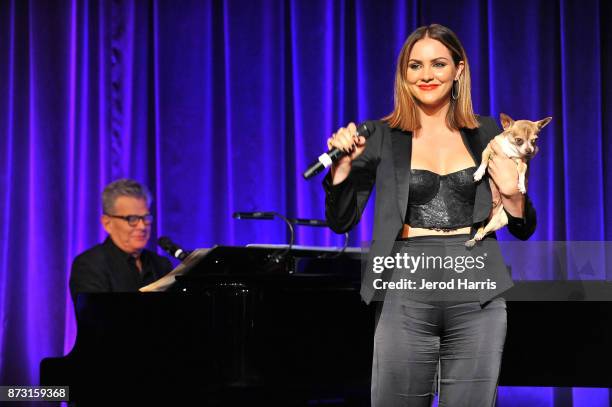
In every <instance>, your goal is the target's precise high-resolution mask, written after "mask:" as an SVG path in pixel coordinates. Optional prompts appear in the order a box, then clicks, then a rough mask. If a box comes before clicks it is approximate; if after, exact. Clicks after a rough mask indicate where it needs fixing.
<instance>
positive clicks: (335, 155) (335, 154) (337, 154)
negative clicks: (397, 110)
mask: <svg viewBox="0 0 612 407" xmlns="http://www.w3.org/2000/svg"><path fill="white" fill-rule="evenodd" d="M371 131H372V129H370V128H368V127H367V126H366V124H365V123H362V124H360V125H359V126H357V135H358V136H363V137H365V138H366V139H367V138H368V137H370V135H371ZM345 155H346V153H345V152H344V151H342V150H340V149H339V148H336V147H334V148H333V149H331V150H329V151H328V152H327V153H323V154H321V155H320V156H319V158H318V159H317V160H316V161H314V162H313V163H312V164H310V166H309V167H308V169H307V170H306V171H304V174H303V175H304V179H310V178H312V177H314V176H315V175H317V174H318V173H320V172H321V171H323V170H324V169H325V168H327V167H329V166H330V165H332V164H333V163H335V162H336V161H338V160H339V159H340V158H342V157H344V156H345Z"/></svg>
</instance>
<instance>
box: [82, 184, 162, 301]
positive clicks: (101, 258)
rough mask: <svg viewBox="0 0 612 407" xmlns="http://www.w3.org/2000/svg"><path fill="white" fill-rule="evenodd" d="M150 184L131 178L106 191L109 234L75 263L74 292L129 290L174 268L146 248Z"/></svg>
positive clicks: (104, 219) (104, 200) (105, 218)
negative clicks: (143, 183) (148, 187)
mask: <svg viewBox="0 0 612 407" xmlns="http://www.w3.org/2000/svg"><path fill="white" fill-rule="evenodd" d="M150 203H151V195H150V193H149V191H148V189H147V187H146V186H144V185H142V184H140V183H138V182H136V181H134V180H131V179H120V180H117V181H114V182H111V183H110V184H108V185H107V186H106V188H104V192H103V193H102V209H103V214H102V218H101V221H102V226H104V230H106V232H107V233H108V237H107V238H106V240H105V241H104V242H103V243H102V244H98V245H96V246H94V247H93V248H91V249H89V250H87V251H85V252H84V253H81V254H80V255H78V256H77V257H76V258H75V259H74V261H73V263H72V272H71V275H70V293H71V295H72V299H73V301H75V304H76V295H77V294H78V293H81V292H129V291H138V289H139V288H140V287H143V286H145V285H147V284H150V283H152V282H153V281H155V280H157V279H158V278H160V277H162V276H163V275H165V274H166V273H168V272H169V271H170V270H171V269H172V264H171V263H170V261H169V260H168V259H166V258H165V257H161V256H158V255H157V254H155V253H153V252H151V251H149V250H146V249H145V246H146V245H147V242H148V241H149V237H150V236H151V223H152V222H153V215H151V213H150V212H149V205H150Z"/></svg>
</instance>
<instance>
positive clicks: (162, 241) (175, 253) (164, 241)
mask: <svg viewBox="0 0 612 407" xmlns="http://www.w3.org/2000/svg"><path fill="white" fill-rule="evenodd" d="M157 244H158V245H159V246H160V247H161V248H162V249H164V250H165V251H166V252H168V254H170V256H172V257H176V258H177V259H179V260H181V261H183V260H185V257H187V256H188V255H189V253H188V252H186V251H185V250H183V249H181V248H180V247H178V246H177V245H176V244H175V243H174V242H173V241H172V240H170V238H169V237H166V236H162V237H160V238H159V239H157Z"/></svg>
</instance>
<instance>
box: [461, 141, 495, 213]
mask: <svg viewBox="0 0 612 407" xmlns="http://www.w3.org/2000/svg"><path fill="white" fill-rule="evenodd" d="M460 132H461V138H462V139H463V144H464V145H465V146H466V147H467V149H468V151H469V152H470V154H471V155H472V158H473V159H474V162H475V163H476V166H479V165H480V161H481V157H482V151H483V150H484V146H482V145H481V143H480V139H479V138H478V134H477V130H467V129H461V130H460ZM491 206H492V203H491V187H490V186H489V176H488V174H486V175H485V176H484V177H483V178H482V179H481V180H480V181H479V182H478V185H477V186H476V199H475V200H474V212H473V215H472V221H473V222H474V223H478V222H481V221H483V220H485V219H486V218H487V217H488V216H489V213H490V212H491Z"/></svg>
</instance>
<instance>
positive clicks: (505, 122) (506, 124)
mask: <svg viewBox="0 0 612 407" xmlns="http://www.w3.org/2000/svg"><path fill="white" fill-rule="evenodd" d="M499 120H500V121H501V124H502V127H503V128H504V130H508V129H509V128H510V127H511V126H512V125H513V124H514V120H512V117H510V116H508V115H507V114H505V113H500V114H499Z"/></svg>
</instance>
